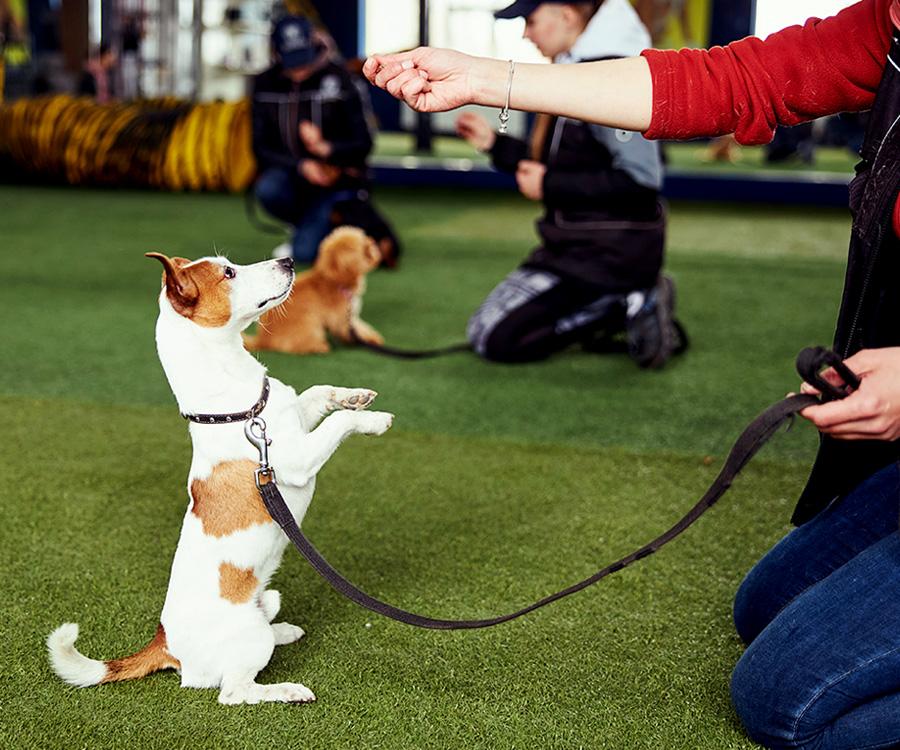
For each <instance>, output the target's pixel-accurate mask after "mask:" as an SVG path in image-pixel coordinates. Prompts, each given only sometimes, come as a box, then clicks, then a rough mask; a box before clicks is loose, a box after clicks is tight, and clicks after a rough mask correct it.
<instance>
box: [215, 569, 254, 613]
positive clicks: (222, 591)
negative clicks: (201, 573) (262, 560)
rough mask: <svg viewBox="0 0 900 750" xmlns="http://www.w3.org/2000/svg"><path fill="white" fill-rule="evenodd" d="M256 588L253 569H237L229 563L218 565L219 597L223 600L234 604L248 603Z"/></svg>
mask: <svg viewBox="0 0 900 750" xmlns="http://www.w3.org/2000/svg"><path fill="white" fill-rule="evenodd" d="M258 586H259V579H258V578H257V577H256V575H255V574H254V572H253V568H239V567H237V566H236V565H232V564H231V563H222V564H221V565H219V596H221V597H222V598H223V599H227V600H228V601H230V602H234V603H235V604H243V603H244V602H249V601H250V599H251V598H252V597H253V595H254V594H255V593H256V588H257V587H258Z"/></svg>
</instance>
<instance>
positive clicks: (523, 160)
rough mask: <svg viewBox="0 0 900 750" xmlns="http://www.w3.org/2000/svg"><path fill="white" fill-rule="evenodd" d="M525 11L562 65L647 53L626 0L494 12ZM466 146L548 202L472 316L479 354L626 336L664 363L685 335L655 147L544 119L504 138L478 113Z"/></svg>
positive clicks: (529, 194)
mask: <svg viewBox="0 0 900 750" xmlns="http://www.w3.org/2000/svg"><path fill="white" fill-rule="evenodd" d="M495 15H496V16H497V17H498V18H512V17H515V16H520V15H524V16H525V18H526V28H525V36H526V37H527V38H528V39H530V40H531V41H532V42H533V43H534V44H535V45H536V46H537V47H538V49H539V50H540V51H541V53H542V54H544V55H546V56H548V57H552V58H553V59H554V62H580V61H587V60H597V59H606V58H612V57H622V56H628V55H635V54H639V53H640V51H641V50H643V49H645V48H646V47H649V46H650V38H649V35H648V34H647V31H646V29H645V28H644V26H643V25H642V24H641V22H640V19H639V18H638V16H637V14H636V13H635V11H634V10H633V9H632V7H631V5H630V4H629V3H628V0H605V2H603V3H602V4H601V3H598V2H583V3H560V2H553V1H551V2H541V1H540V0H538V2H534V1H533V0H517V2H515V3H513V5H511V6H510V7H509V8H506V9H505V10H502V11H499V12H498V13H497V14H495ZM457 131H458V132H459V134H460V135H461V136H462V137H464V138H465V139H466V140H467V141H469V143H471V144H472V145H474V146H475V147H476V148H478V149H479V150H482V151H486V152H488V153H490V155H491V158H492V160H493V164H494V166H495V167H496V168H497V169H499V170H502V171H505V172H511V173H514V174H515V176H516V182H517V183H518V187H519V190H520V192H521V193H522V194H523V195H524V196H525V197H526V198H529V199H531V200H539V201H543V203H544V206H545V209H546V212H545V214H544V216H543V217H542V218H541V219H540V221H539V222H538V232H539V234H540V236H541V240H542V244H541V246H540V247H539V248H538V249H537V250H535V251H534V252H533V253H532V254H531V255H530V256H529V257H528V259H527V260H526V261H525V262H524V263H523V264H522V265H521V266H520V267H519V268H518V269H516V270H515V271H513V272H512V273H511V274H510V275H509V276H508V277H507V278H506V279H504V281H502V282H501V283H500V285H499V286H497V287H496V288H495V289H494V291H493V292H491V294H490V295H489V296H488V298H487V299H486V300H485V301H484V303H483V304H482V305H481V307H480V308H479V309H478V310H477V312H476V313H475V314H474V315H473V316H472V318H471V320H470V321H469V325H468V330H467V335H468V338H469V341H470V342H471V344H472V346H473V347H474V349H475V351H476V352H477V353H478V354H480V355H481V356H483V357H485V358H486V359H490V360H494V361H500V362H527V361H533V360H537V359H542V358H544V357H547V356H549V355H550V354H552V353H554V352H557V351H559V350H561V349H563V348H565V347H567V346H569V345H570V344H572V343H575V342H582V343H585V344H587V345H588V346H595V345H596V342H597V341H598V340H599V341H600V342H601V343H600V346H599V347H598V348H601V349H602V348H603V347H604V346H605V344H604V343H603V342H607V341H609V340H611V338H612V337H614V336H616V335H617V334H620V333H621V332H623V331H624V333H625V338H626V342H627V349H628V351H629V353H630V354H631V356H632V357H633V358H634V359H635V361H636V362H637V363H638V364H639V365H641V366H642V367H661V366H662V365H663V364H665V362H666V361H667V360H668V359H669V357H670V356H671V355H672V354H674V353H676V352H678V351H680V350H681V349H682V348H683V346H684V344H685V339H684V337H683V333H682V332H681V331H680V327H679V326H678V325H677V323H676V322H675V321H674V319H673V317H672V313H673V308H674V288H673V285H672V281H671V279H668V278H667V277H660V269H661V267H662V262H663V249H664V245H665V229H666V215H665V210H664V207H663V205H662V203H661V201H660V199H659V189H660V186H661V183H662V164H661V160H660V154H659V148H658V146H657V144H656V143H653V142H651V141H647V140H645V139H644V138H643V137H642V136H641V135H640V134H639V133H631V132H627V131H623V130H615V129H613V128H607V127H602V126H599V125H588V124H586V123H583V122H579V121H577V120H571V119H568V118H563V117H559V118H556V117H550V116H548V115H538V116H537V118H536V120H535V123H534V126H533V129H532V133H531V137H530V141H529V142H528V143H526V142H525V141H522V140H519V139H516V138H512V137H510V136H506V135H497V134H495V133H494V132H493V130H492V129H491V127H490V125H489V124H488V123H487V121H485V120H484V119H483V118H481V117H480V116H479V115H476V114H474V113H471V112H470V113H465V114H463V115H461V116H460V118H459V119H458V121H457Z"/></svg>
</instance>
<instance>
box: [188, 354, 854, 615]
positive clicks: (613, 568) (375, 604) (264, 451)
mask: <svg viewBox="0 0 900 750" xmlns="http://www.w3.org/2000/svg"><path fill="white" fill-rule="evenodd" d="M825 367H833V368H834V369H835V371H836V372H837V373H838V374H839V375H840V376H841V378H842V379H843V380H844V383H845V385H844V386H843V387H840V388H839V387H836V386H833V385H831V384H830V383H829V382H828V381H826V380H825V379H824V378H823V377H822V375H821V371H822V369H823V368H825ZM797 370H798V372H799V373H800V376H801V377H802V378H803V380H805V381H806V382H808V383H810V384H812V385H814V386H816V388H818V389H819V390H820V391H821V394H822V395H821V397H817V396H813V395H808V394H800V395H793V396H788V397H787V398H785V399H783V400H781V401H779V402H777V403H775V404H773V405H772V406H770V407H769V408H768V409H766V410H765V411H764V412H763V413H762V414H760V415H759V416H758V417H757V418H756V419H754V420H753V422H751V423H750V425H748V426H747V428H746V429H745V430H744V432H743V433H741V435H740V437H739V438H738V439H737V442H736V443H735V444H734V446H733V447H732V449H731V452H730V453H729V455H728V458H727V459H726V461H725V465H724V466H723V467H722V469H721V471H720V472H719V474H718V476H717V477H716V478H715V480H714V481H713V483H712V484H711V485H710V487H709V489H708V490H707V491H706V493H705V494H704V495H703V497H702V498H700V500H699V501H698V502H697V504H696V505H694V507H693V508H691V509H690V510H689V511H688V512H687V513H686V514H685V515H684V516H683V517H682V518H681V519H680V520H679V521H678V522H677V523H676V524H675V525H674V526H672V527H671V528H670V529H668V530H667V531H665V532H664V533H663V534H661V535H660V536H658V537H657V538H656V539H654V540H653V541H651V542H648V543H647V544H645V545H644V546H642V547H640V548H639V549H637V550H635V551H634V552H632V553H630V554H628V555H626V556H625V557H622V558H620V559H619V560H616V561H615V562H613V563H610V564H609V565H607V566H606V567H604V568H602V569H600V570H599V571H597V572H596V573H594V574H593V575H592V576H589V577H588V578H585V579H584V580H582V581H579V582H578V583H575V584H573V585H571V586H569V587H567V588H565V589H562V590H561V591H557V592H556V593H554V594H551V595H549V596H546V597H544V598H543V599H541V600H539V601H537V602H535V603H533V604H530V605H528V606H526V607H523V608H521V609H519V610H516V611H515V612H510V613H508V614H505V615H500V616H498V617H491V618H486V619H480V620H442V619H436V618H432V617H426V616H423V615H418V614H415V613H413V612H407V611H406V610H403V609H399V608H398V607H395V606H393V605H391V604H387V603H386V602H382V601H380V600H379V599H376V598H375V597H373V596H370V595H369V594H367V593H366V592H364V591H362V590H361V589H360V588H358V587H357V586H355V585H354V584H353V583H351V582H350V581H348V580H347V579H346V578H344V577H343V576H342V575H341V574H340V573H339V572H338V571H337V570H335V569H334V568H333V567H332V566H331V565H330V564H329V563H328V561H327V560H325V558H324V557H322V555H321V553H319V551H318V550H317V549H316V548H315V547H314V546H313V545H312V543H311V542H310V541H309V540H308V539H307V538H306V537H305V536H304V534H303V532H302V531H301V530H300V527H299V526H298V525H297V522H296V520H294V517H293V515H292V514H291V512H290V510H289V509H288V507H287V505H286V504H285V502H284V498H283V497H282V496H281V493H280V492H279V491H278V485H277V483H276V481H275V472H274V470H273V469H272V467H271V466H269V460H268V446H269V444H270V442H271V441H270V440H269V439H268V438H267V437H266V434H265V422H264V421H263V420H262V419H261V418H259V417H258V416H252V417H247V418H246V420H247V421H246V424H245V426H244V433H245V434H246V436H247V439H248V440H249V441H250V442H251V443H252V444H253V445H254V446H256V447H257V449H258V450H259V454H260V464H259V468H258V469H256V486H257V487H258V488H259V492H260V496H261V498H262V501H263V503H264V504H265V506H266V509H267V510H268V512H269V515H270V516H271V517H272V519H273V520H274V521H275V522H276V523H278V525H279V526H281V528H282V529H283V530H284V533H285V534H286V535H287V537H288V539H290V540H291V542H292V543H293V544H294V546H295V547H297V549H298V550H299V551H300V553H301V554H302V555H303V556H304V557H305V558H306V559H307V561H308V562H309V563H310V564H311V565H312V566H313V568H315V570H316V571H317V572H318V573H319V574H320V575H321V576H322V577H323V578H324V579H325V580H326V581H328V583H330V584H331V585H332V586H333V587H334V588H335V589H336V590H337V591H338V592H340V593H341V594H343V595H344V596H346V597H347V598H349V599H351V600H352V601H354V602H356V603H357V604H359V605H360V606H362V607H365V608H366V609H369V610H371V611H372V612H376V613H377V614H381V615H384V616H385V617H390V618H392V619H394V620H398V621H399V622H403V623H406V624H408V625H414V626H416V627H421V628H430V629H434V630H464V629H473V628H486V627H490V626H492V625H499V624H500V623H503V622H508V621H510V620H513V619H515V618H517V617H521V616H522V615H524V614H527V613H528V612H533V611H534V610H536V609H539V608H540V607H544V606H546V605H547V604H550V603H552V602H555V601H557V600H559V599H562V598H564V597H566V596H569V595H570V594H574V593H576V592H578V591H581V590H582V589H585V588H587V587H588V586H591V585H593V584H595V583H597V582H598V581H600V580H601V579H603V578H605V577H606V576H608V575H611V574H612V573H616V572H618V571H620V570H622V569H623V568H626V567H628V566H629V565H631V564H633V563H635V562H637V561H638V560H642V559H643V558H645V557H648V556H649V555H652V554H653V553H654V552H656V551H657V550H659V549H660V548H661V547H663V546H664V545H666V544H668V543H669V542H670V541H672V540H673V539H674V538H675V537H677V536H678V535H679V534H681V533H682V532H684V531H685V530H686V529H687V528H688V527H689V526H691V525H692V524H693V523H694V522H695V521H696V520H697V519H698V518H700V516H702V515H703V514H704V513H705V512H706V511H707V510H709V509H710V508H711V507H712V506H713V505H714V504H715V503H716V501H717V500H719V498H721V497H722V495H724V494H725V492H726V491H727V490H728V488H729V487H730V486H731V484H732V482H733V481H734V479H735V478H736V477H737V475H738V474H739V473H740V471H741V470H742V469H743V468H744V466H746V465H747V463H748V462H749V461H750V459H752V458H753V456H754V455H756V453H757V451H759V449H760V448H762V446H763V445H764V444H765V443H766V442H767V441H768V440H769V438H770V437H772V435H774V434H775V432H776V431H777V430H778V428H779V427H780V426H781V425H782V423H784V422H785V421H786V420H788V419H790V418H791V417H793V416H794V415H795V414H796V413H797V412H799V411H802V410H803V409H805V408H807V407H808V406H813V405H815V404H819V403H823V402H825V401H831V400H834V399H841V398H844V397H846V396H847V395H849V393H850V389H856V388H858V387H859V383H860V381H859V378H858V377H857V376H856V374H855V373H853V372H852V371H851V370H850V369H849V368H848V367H847V366H846V365H845V364H844V362H843V361H842V360H841V359H840V357H838V355H836V354H835V353H834V352H832V351H830V350H827V349H824V348H822V347H816V348H811V349H804V350H803V351H802V352H800V355H799V356H798V357H797ZM257 406H259V402H258V403H257ZM254 408H256V407H254ZM251 411H253V410H252V409H251ZM260 411H261V409H260ZM258 413H259V411H257V414H258ZM244 414H249V412H244ZM204 416H205V417H206V418H207V419H209V417H210V415H204ZM225 416H228V417H232V418H233V417H235V416H239V415H225ZM188 418H189V419H190V418H192V417H191V416H188ZM197 421H202V420H197Z"/></svg>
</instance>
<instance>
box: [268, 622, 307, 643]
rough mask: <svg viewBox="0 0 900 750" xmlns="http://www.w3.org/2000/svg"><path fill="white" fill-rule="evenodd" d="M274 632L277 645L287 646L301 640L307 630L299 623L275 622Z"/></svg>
mask: <svg viewBox="0 0 900 750" xmlns="http://www.w3.org/2000/svg"><path fill="white" fill-rule="evenodd" d="M272 633H273V634H274V635H275V645H276V646H286V645H287V644H288V643H294V642H295V641H299V640H300V639H301V638H302V637H303V636H304V635H306V631H305V630H304V629H303V628H301V627H300V626H299V625H291V623H289V622H273V623H272Z"/></svg>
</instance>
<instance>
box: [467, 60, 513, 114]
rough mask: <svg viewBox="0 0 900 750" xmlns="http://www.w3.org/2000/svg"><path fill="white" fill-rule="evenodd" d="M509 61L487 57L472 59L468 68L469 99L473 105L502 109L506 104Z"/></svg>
mask: <svg viewBox="0 0 900 750" xmlns="http://www.w3.org/2000/svg"><path fill="white" fill-rule="evenodd" d="M508 78H509V61H508V60H495V59H493V58H489V57H475V58H472V64H471V66H470V68H469V98H470V100H471V102H472V103H474V104H483V105H484V106H486V107H502V106H503V105H504V104H505V103H506V83H507V80H508Z"/></svg>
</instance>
